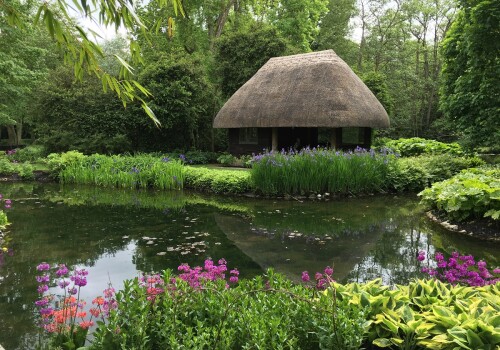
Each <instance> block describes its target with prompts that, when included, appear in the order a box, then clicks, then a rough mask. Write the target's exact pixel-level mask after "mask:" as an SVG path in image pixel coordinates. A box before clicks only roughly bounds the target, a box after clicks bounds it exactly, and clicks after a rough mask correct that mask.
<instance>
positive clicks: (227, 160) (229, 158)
mask: <svg viewBox="0 0 500 350" xmlns="http://www.w3.org/2000/svg"><path fill="white" fill-rule="evenodd" d="M235 161H236V157H235V156H233V155H232V154H229V153H223V154H221V155H220V156H219V157H218V158H217V163H219V164H222V165H224V166H232V165H233V164H234V162H235Z"/></svg>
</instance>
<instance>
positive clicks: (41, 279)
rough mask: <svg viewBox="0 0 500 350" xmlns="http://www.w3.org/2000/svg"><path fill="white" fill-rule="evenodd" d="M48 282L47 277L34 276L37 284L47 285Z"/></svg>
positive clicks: (48, 278) (48, 277)
mask: <svg viewBox="0 0 500 350" xmlns="http://www.w3.org/2000/svg"><path fill="white" fill-rule="evenodd" d="M49 280H50V276H49V275H41V276H36V281H37V282H38V283H49Z"/></svg>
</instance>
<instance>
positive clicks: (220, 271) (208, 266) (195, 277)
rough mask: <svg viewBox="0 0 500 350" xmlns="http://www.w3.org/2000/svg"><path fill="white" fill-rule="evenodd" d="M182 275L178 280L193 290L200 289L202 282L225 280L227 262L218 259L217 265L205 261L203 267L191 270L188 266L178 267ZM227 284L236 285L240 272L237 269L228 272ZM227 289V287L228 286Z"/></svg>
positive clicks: (208, 260) (211, 261) (210, 261)
mask: <svg viewBox="0 0 500 350" xmlns="http://www.w3.org/2000/svg"><path fill="white" fill-rule="evenodd" d="M178 270H179V271H181V272H182V273H181V274H180V275H179V278H180V279H182V280H184V281H186V282H188V283H189V285H190V286H191V287H193V288H200V287H201V286H202V285H203V282H204V281H216V280H224V279H226V271H227V262H226V260H225V259H220V260H219V261H218V264H215V263H214V262H213V260H211V259H207V260H205V264H204V267H201V266H196V267H193V268H191V267H190V266H189V265H188V264H182V265H180V266H179V267H178ZM229 274H230V277H229V282H231V283H237V282H238V276H239V274H240V272H239V271H238V270H237V269H233V270H231V271H229ZM228 287H229V285H228Z"/></svg>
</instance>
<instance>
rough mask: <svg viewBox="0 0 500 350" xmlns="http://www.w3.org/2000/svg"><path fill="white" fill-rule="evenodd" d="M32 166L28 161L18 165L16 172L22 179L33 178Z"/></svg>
mask: <svg viewBox="0 0 500 350" xmlns="http://www.w3.org/2000/svg"><path fill="white" fill-rule="evenodd" d="M33 170H34V167H33V165H31V164H30V163H24V164H20V165H18V174H19V176H20V177H21V178H22V179H23V180H34V179H35V174H33Z"/></svg>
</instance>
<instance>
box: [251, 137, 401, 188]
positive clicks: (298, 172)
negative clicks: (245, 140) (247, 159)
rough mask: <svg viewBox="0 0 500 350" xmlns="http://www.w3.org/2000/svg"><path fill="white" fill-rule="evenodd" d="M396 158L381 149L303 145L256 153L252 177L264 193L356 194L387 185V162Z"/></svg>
mask: <svg viewBox="0 0 500 350" xmlns="http://www.w3.org/2000/svg"><path fill="white" fill-rule="evenodd" d="M394 158H395V155H394V154H392V153H387V151H386V150H385V149H384V150H382V151H381V152H375V151H374V150H370V151H368V150H365V149H362V148H359V147H358V148H356V149H355V150H354V151H349V152H343V151H335V150H330V149H326V148H312V149H310V148H304V149H302V150H300V151H298V152H296V151H295V150H293V149H291V150H289V151H285V150H282V151H281V152H273V151H271V152H266V153H264V154H259V155H256V156H254V158H253V164H252V170H251V178H252V182H253V184H254V185H255V187H256V189H257V190H259V191H261V192H262V193H264V194H269V195H274V194H309V193H325V192H329V193H340V194H357V193H367V192H375V191H380V190H382V189H384V188H385V186H386V184H385V179H386V174H387V170H388V163H389V162H390V161H391V160H393V159H394Z"/></svg>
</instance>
